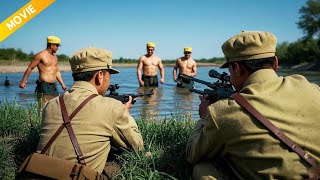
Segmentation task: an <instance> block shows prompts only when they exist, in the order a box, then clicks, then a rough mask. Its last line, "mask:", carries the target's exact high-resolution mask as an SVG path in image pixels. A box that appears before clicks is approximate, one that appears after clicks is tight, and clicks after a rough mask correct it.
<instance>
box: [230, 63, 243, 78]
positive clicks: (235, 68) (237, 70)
mask: <svg viewBox="0 0 320 180" xmlns="http://www.w3.org/2000/svg"><path fill="white" fill-rule="evenodd" d="M231 68H232V71H233V75H234V76H235V77H239V76H240V75H241V74H242V72H243V67H242V66H241V65H240V64H239V63H238V62H234V63H233V65H232V66H231Z"/></svg>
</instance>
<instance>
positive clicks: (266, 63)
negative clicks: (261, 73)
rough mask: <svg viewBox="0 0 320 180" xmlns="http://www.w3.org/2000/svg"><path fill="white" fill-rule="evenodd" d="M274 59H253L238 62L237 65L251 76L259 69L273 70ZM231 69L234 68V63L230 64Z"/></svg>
mask: <svg viewBox="0 0 320 180" xmlns="http://www.w3.org/2000/svg"><path fill="white" fill-rule="evenodd" d="M275 60H276V57H275V56H273V57H268V58H261V59H253V60H248V61H238V62H237V63H239V64H242V65H243V66H244V67H245V68H246V69H247V71H248V72H249V73H250V74H252V73H254V72H256V71H258V70H260V69H270V68H273V66H274V64H275ZM230 63H231V66H232V68H233V69H234V68H235V63H236V62H230Z"/></svg>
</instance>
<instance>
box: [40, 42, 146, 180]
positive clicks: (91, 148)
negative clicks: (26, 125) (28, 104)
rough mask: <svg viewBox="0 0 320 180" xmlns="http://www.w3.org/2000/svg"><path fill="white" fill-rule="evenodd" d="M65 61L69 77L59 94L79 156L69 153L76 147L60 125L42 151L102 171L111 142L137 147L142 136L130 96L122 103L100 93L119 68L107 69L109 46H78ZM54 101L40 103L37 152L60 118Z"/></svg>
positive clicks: (141, 147) (57, 98)
mask: <svg viewBox="0 0 320 180" xmlns="http://www.w3.org/2000/svg"><path fill="white" fill-rule="evenodd" d="M70 65H71V69H72V76H73V79H74V81H75V82H74V84H73V85H72V87H71V89H70V90H68V91H66V92H65V93H64V95H63V96H62V98H63V100H64V104H65V108H66V112H67V115H68V116H69V117H70V120H71V123H70V124H71V127H72V129H73V131H74V135H75V137H76V139H77V141H78V145H79V148H80V150H81V152H82V157H80V158H79V155H77V153H76V152H75V149H76V148H74V145H73V143H72V141H71V138H70V136H69V133H68V131H67V129H66V128H64V127H63V130H62V132H61V134H60V135H59V136H57V137H56V139H55V140H54V141H53V143H52V144H51V146H50V147H46V148H47V150H46V152H45V154H46V155H48V156H52V157H55V158H60V159H65V160H69V161H72V162H74V163H82V162H84V163H85V164H86V166H87V167H90V168H91V169H93V170H95V171H96V172H98V173H99V174H104V173H103V171H104V168H105V165H106V161H107V158H108V156H109V155H110V154H109V152H110V149H111V148H112V146H115V147H117V148H125V149H134V150H141V149H143V140H142V136H141V134H140V132H139V129H138V127H137V124H136V122H135V120H134V119H133V117H132V116H131V115H130V113H129V110H130V108H131V101H132V98H131V97H130V100H129V101H128V102H127V103H126V104H122V103H121V102H120V101H118V100H115V99H112V98H108V97H105V94H106V92H107V89H108V87H109V85H110V78H111V75H112V74H117V73H119V72H118V71H117V70H115V69H113V68H112V54H111V52H110V51H108V50H105V49H100V48H84V49H81V50H79V51H77V52H75V53H74V55H73V56H72V57H71V58H70ZM91 96H92V97H91ZM88 97H91V98H92V99H90V100H89V101H88V102H87V103H86V104H85V105H84V106H83V107H82V108H81V109H80V111H78V113H77V114H75V116H73V112H74V111H75V110H76V109H77V108H79V105H80V104H81V103H82V102H84V101H85V100H87V98H88ZM60 105H62V104H61V100H60V99H59V97H56V98H54V99H52V100H51V101H49V102H48V103H47V104H46V106H45V107H44V110H43V117H42V127H41V134H40V142H39V144H38V148H37V150H38V151H43V149H44V148H45V146H46V144H47V143H48V141H49V140H50V139H51V138H52V136H53V135H54V134H55V132H56V131H57V130H58V129H59V128H60V126H61V125H62V123H63V122H64V120H63V114H62V108H61V107H60ZM80 156H81V155H80ZM78 159H80V162H79V161H78Z"/></svg>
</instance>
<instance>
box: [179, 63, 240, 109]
mask: <svg viewBox="0 0 320 180" xmlns="http://www.w3.org/2000/svg"><path fill="white" fill-rule="evenodd" d="M209 76H210V77H212V78H216V79H218V80H217V82H214V83H210V82H207V81H203V80H201V79H197V78H194V77H191V76H187V75H184V74H180V75H179V78H181V79H185V80H189V81H194V82H198V83H201V84H204V85H207V86H208V87H209V88H211V89H204V90H203V91H201V90H197V89H195V88H192V89H189V91H190V92H195V93H197V94H201V95H206V94H208V95H209V97H208V99H209V102H211V103H214V102H216V101H218V100H220V99H224V98H228V97H230V95H231V94H233V93H234V92H235V91H234V89H233V87H232V85H231V83H230V76H229V75H228V74H227V73H226V72H223V73H222V74H220V73H219V72H218V71H216V70H214V69H212V70H210V71H209Z"/></svg>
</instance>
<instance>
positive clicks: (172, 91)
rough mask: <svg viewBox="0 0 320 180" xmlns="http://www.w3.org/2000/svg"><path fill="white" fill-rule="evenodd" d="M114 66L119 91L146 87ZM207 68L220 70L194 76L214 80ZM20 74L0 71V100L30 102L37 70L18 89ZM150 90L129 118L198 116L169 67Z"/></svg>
mask: <svg viewBox="0 0 320 180" xmlns="http://www.w3.org/2000/svg"><path fill="white" fill-rule="evenodd" d="M117 69H118V70H119V71H120V73H119V74H116V75H112V77H111V84H119V86H120V89H118V92H119V94H128V93H130V94H136V93H140V92H146V90H149V89H145V88H140V87H139V84H138V81H137V77H136V68H135V67H128V68H117ZM211 69H215V70H217V71H218V72H220V73H221V72H223V71H222V70H220V69H219V68H217V67H214V68H211V67H198V75H197V77H196V78H198V79H201V80H205V81H209V82H212V83H213V82H216V79H214V78H211V77H209V76H208V72H209V71H210V70H211ZM61 74H62V78H63V80H64V82H65V84H66V85H67V86H68V87H69V88H70V87H71V86H72V83H73V79H72V76H71V72H62V73H61ZM290 74H297V73H296V72H293V71H289V70H280V71H279V72H278V75H279V76H286V75H290ZM299 74H302V75H304V76H306V78H307V79H308V80H309V81H311V82H313V83H316V84H318V85H319V84H320V72H306V71H302V72H299ZM6 76H7V77H8V79H9V80H10V82H11V86H4V81H5V79H6ZM22 76H23V73H13V74H0V102H4V101H9V102H17V103H18V104H19V105H22V106H28V105H32V104H34V103H35V102H36V96H35V94H34V89H35V86H36V84H35V81H36V80H37V78H38V73H37V72H34V73H32V74H31V75H30V77H29V79H28V84H27V87H26V88H25V89H20V88H19V83H20V81H21V79H22ZM195 87H196V89H199V90H203V89H204V88H207V87H206V86H205V85H202V84H200V83H195ZM58 88H59V91H60V92H63V91H62V88H61V86H60V84H59V83H58ZM153 90H154V93H155V94H154V95H152V96H151V97H143V98H139V99H137V101H136V103H135V104H134V105H133V106H132V108H131V110H130V112H131V114H132V116H133V117H135V118H139V117H140V116H141V117H148V118H152V119H158V118H161V119H162V118H165V117H171V116H176V115H180V114H189V115H192V116H193V118H194V119H198V118H199V115H198V105H199V95H198V94H196V93H191V92H189V91H188V90H186V89H182V88H177V87H176V84H175V82H174V81H173V79H172V67H165V83H164V84H160V85H159V87H158V88H153Z"/></svg>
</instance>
